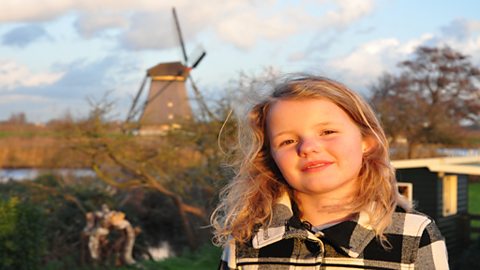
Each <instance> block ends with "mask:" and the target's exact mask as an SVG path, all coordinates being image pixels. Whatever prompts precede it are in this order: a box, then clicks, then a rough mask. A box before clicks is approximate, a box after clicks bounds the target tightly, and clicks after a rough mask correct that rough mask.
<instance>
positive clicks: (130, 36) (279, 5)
mask: <svg viewBox="0 0 480 270" xmlns="http://www.w3.org/2000/svg"><path fill="white" fill-rule="evenodd" d="M172 6H176V8H177V12H178V13H179V17H180V21H181V24H182V30H183V31H184V36H185V37H186V38H190V39H194V38H195V37H196V36H197V35H198V34H200V33H201V32H202V31H208V30H213V31H214V32H215V33H216V34H217V35H218V37H219V39H221V40H224V41H227V42H229V43H231V44H233V45H234V46H236V47H239V48H242V49H249V48H252V47H253V46H254V45H256V44H257V43H258V42H259V41H261V40H268V41H276V40H280V39H282V38H286V37H289V36H291V35H293V34H297V33H300V32H307V31H313V30H321V29H327V28H328V29H330V28H333V29H337V30H341V29H344V28H346V27H348V26H349V25H350V24H351V23H353V22H355V21H357V20H358V19H361V18H363V17H364V16H367V15H368V14H369V13H370V12H371V11H372V10H373V8H374V0H356V1H348V0H330V1H310V0H303V1H290V3H288V4H285V1H278V0H269V1H255V0H254V1H245V0H233V1H222V0H205V1H185V0H184V1H158V0H139V1H130V0H117V1H114V0H103V1H97V0H83V1H75V0H44V1H34V0H2V2H1V3H0V10H2V12H1V13H0V21H3V22H16V21H23V22H25V21H46V20H53V19H55V18H57V17H59V16H62V15H64V14H66V13H69V12H76V13H77V14H79V15H78V19H77V22H76V26H77V28H78V30H79V32H80V33H81V34H82V35H84V36H85V37H92V36H94V35H95V34H96V33H97V32H100V31H103V30H106V29H117V30H121V31H124V35H123V36H121V37H120V40H122V41H125V42H126V44H127V45H128V46H129V47H132V48H135V49H144V48H152V47H157V48H158V45H156V46H153V45H152V43H154V42H153V41H152V40H153V39H155V40H156V41H157V42H156V43H161V42H159V41H161V40H164V39H165V38H167V39H168V38H170V36H171V35H172V33H174V32H173V31H171V30H172V29H166V26H167V23H166V21H167V20H168V21H169V22H173V19H172V14H171V7H172ZM305 7H308V9H307V10H308V11H307V12H305V9H304V8H305ZM319 10H326V11H325V13H323V14H321V13H318V11H319ZM138 16H144V17H145V18H144V19H143V20H142V19H140V18H138ZM146 36H147V37H151V38H150V39H149V38H145V37H146ZM167 44H169V46H172V44H171V42H167ZM163 47H167V46H163Z"/></svg>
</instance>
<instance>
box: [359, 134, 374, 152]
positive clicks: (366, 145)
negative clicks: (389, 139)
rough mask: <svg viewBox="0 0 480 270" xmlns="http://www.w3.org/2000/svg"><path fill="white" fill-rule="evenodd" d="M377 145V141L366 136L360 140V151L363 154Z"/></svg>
mask: <svg viewBox="0 0 480 270" xmlns="http://www.w3.org/2000/svg"><path fill="white" fill-rule="evenodd" d="M376 145H377V141H375V139H374V138H373V137H372V136H366V137H364V138H363V140H362V153H363V154H365V153H367V152H368V151H370V150H371V149H372V148H374V147H375V146H376Z"/></svg>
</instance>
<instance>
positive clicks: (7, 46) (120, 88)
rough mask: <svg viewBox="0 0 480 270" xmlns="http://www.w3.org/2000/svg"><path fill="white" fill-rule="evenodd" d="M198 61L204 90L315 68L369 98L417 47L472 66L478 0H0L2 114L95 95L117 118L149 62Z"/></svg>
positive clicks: (38, 110) (62, 110)
mask: <svg viewBox="0 0 480 270" xmlns="http://www.w3.org/2000/svg"><path fill="white" fill-rule="evenodd" d="M172 6H175V7H176V10H177V13H178V16H179V19H180V23H181V26H182V31H183V34H184V39H185V42H186V44H187V51H188V52H192V51H193V50H194V49H195V48H196V47H197V46H203V47H204V48H205V50H206V51H207V56H206V57H205V59H204V60H203V61H202V63H201V64H200V65H199V66H198V68H196V69H195V70H194V71H193V72H192V75H193V77H194V78H195V79H196V82H197V84H198V85H199V86H200V88H201V89H202V91H204V93H205V94H207V95H214V94H215V92H216V91H223V89H224V88H225V87H226V85H227V84H228V82H229V81H230V80H234V79H236V78H237V77H238V74H239V73H240V72H246V73H248V74H261V72H262V71H263V70H264V69H265V68H268V67H271V68H273V69H274V70H276V71H277V72H301V71H307V72H313V73H319V74H322V75H326V76H329V77H332V78H334V79H337V80H340V81H342V82H344V83H346V84H347V85H349V86H350V87H352V88H354V89H356V90H358V91H360V92H363V93H364V94H368V86H369V85H370V84H371V83H373V82H375V80H376V79H377V78H378V77H379V76H380V75H381V74H382V73H383V72H394V71H395V68H396V63H398V62H399V61H402V60H405V59H407V58H408V57H410V56H411V54H412V52H413V51H414V50H415V48H416V47H417V46H420V45H428V46H444V45H448V46H450V47H452V48H454V49H456V50H458V51H460V52H462V53H464V54H467V55H469V56H470V57H471V61H472V62H473V63H474V64H475V65H480V13H479V12H478V11H479V10H480V2H479V1H471V0H456V1H445V0H437V1H433V0H422V1H414V0H349V1H347V0H316V1H314V0H299V1H288V0H283V1H276V0H263V1H257V0H230V1H223V0H203V1H187V0H182V1H181V0H178V1H166V0H136V1H131V0H128V1H127V0H116V1H113V0H81V1H80V0H42V1H39V0H2V1H1V2H0V10H1V12H0V120H4V119H7V118H8V117H9V116H10V115H11V114H13V113H19V112H24V113H25V114H26V115H27V119H28V120H29V121H32V122H45V121H48V120H50V119H53V118H59V117H62V116H63V115H65V114H66V113H67V112H69V113H70V114H71V115H73V116H74V117H77V118H80V117H84V116H85V115H86V113H87V111H88V109H89V105H88V102H87V97H90V98H93V99H98V98H99V97H101V96H102V95H104V93H106V92H110V96H111V97H112V98H114V99H115V100H116V101H117V107H116V112H115V113H116V115H117V116H118V117H119V118H122V119H123V117H124V116H125V114H126V112H127V110H128V107H129V105H130V103H131V100H132V97H133V96H134V95H135V93H136V91H137V89H138V87H139V85H140V82H141V80H142V78H143V76H144V74H145V71H146V69H147V68H149V67H151V66H153V65H155V64H157V63H161V62H169V61H176V60H180V59H181V57H182V56H181V51H180V49H179V47H178V43H177V42H176V38H175V32H174V26H173V19H172V14H171V8H172Z"/></svg>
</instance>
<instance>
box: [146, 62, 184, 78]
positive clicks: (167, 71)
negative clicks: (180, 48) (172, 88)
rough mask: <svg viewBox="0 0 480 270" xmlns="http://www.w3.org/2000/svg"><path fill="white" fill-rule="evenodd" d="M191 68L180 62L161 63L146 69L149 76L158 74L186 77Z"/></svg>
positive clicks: (157, 75)
mask: <svg viewBox="0 0 480 270" xmlns="http://www.w3.org/2000/svg"><path fill="white" fill-rule="evenodd" d="M190 70H191V68H189V67H186V66H184V65H183V64H182V63H181V62H170V63H161V64H158V65H156V66H153V67H151V68H149V69H148V70H147V74H148V76H150V77H159V76H176V77H177V76H181V77H187V76H188V73H189V72H190Z"/></svg>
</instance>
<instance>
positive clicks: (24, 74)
mask: <svg viewBox="0 0 480 270" xmlns="http://www.w3.org/2000/svg"><path fill="white" fill-rule="evenodd" d="M0 75H1V76H0V89H3V90H7V91H9V90H12V89H14V88H16V87H22V86H28V87H32V86H41V85H47V84H53V83H55V82H56V81H58V80H59V79H60V78H61V77H62V76H63V73H54V72H40V73H34V72H32V71H31V70H30V69H29V68H28V67H26V66H22V65H20V64H18V63H16V62H14V61H0Z"/></svg>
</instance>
